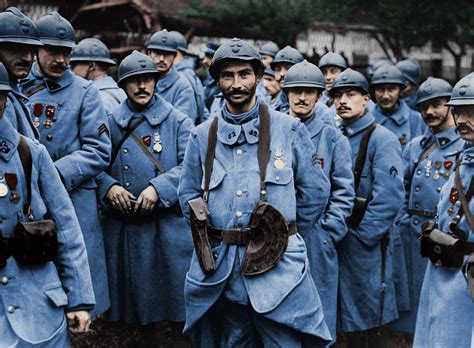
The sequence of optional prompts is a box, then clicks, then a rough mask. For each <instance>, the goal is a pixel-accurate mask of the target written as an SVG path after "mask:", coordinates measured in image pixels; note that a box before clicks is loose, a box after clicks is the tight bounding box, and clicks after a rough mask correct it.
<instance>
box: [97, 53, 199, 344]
mask: <svg viewBox="0 0 474 348" xmlns="http://www.w3.org/2000/svg"><path fill="white" fill-rule="evenodd" d="M158 76H159V72H158V71H157V69H156V67H155V63H154V61H153V60H152V59H151V58H150V57H148V56H146V55H144V54H142V53H140V52H138V51H134V52H133V53H132V54H130V55H129V56H127V57H126V58H125V59H124V60H123V61H122V63H121V64H120V66H119V80H118V83H119V85H120V86H121V87H122V88H123V89H124V90H125V92H126V93H127V98H128V99H127V102H126V103H122V104H121V105H120V106H119V107H118V108H116V109H115V110H114V111H113V113H112V115H110V116H109V124H110V127H111V134H112V144H113V147H114V152H113V154H114V155H115V156H113V157H112V164H111V166H110V168H109V170H108V171H107V173H103V174H101V175H100V176H99V177H98V182H99V197H100V198H101V199H102V200H104V202H105V206H106V214H105V215H106V216H105V219H104V226H105V227H104V228H105V235H106V236H107V238H106V239H105V246H106V253H107V265H108V270H109V277H110V294H111V295H110V296H111V308H110V311H109V312H108V316H107V318H108V319H110V320H112V321H121V322H125V323H127V324H135V325H141V326H142V327H141V329H142V333H143V334H144V335H145V337H144V339H145V341H146V340H148V342H147V343H148V344H152V343H156V342H153V331H154V330H155V323H156V322H158V321H160V320H172V321H184V298H183V287H184V277H185V275H186V272H187V270H188V269H189V264H190V260H191V255H192V252H193V244H192V241H191V233H190V231H189V227H188V226H187V224H186V222H185V220H184V219H183V216H182V213H181V209H180V207H179V204H178V196H177V190H178V181H179V177H180V176H181V162H182V160H183V157H184V150H185V148H186V143H187V141H188V138H189V132H190V130H191V129H192V128H193V122H192V121H191V119H190V118H189V117H187V116H186V115H185V114H184V113H182V112H180V111H178V110H177V109H175V108H173V107H172V105H171V104H169V103H168V102H166V101H165V100H164V99H163V98H162V97H160V96H159V95H158V94H157V93H156V89H155V84H156V81H157V79H158Z"/></svg>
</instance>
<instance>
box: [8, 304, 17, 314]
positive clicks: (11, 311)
mask: <svg viewBox="0 0 474 348" xmlns="http://www.w3.org/2000/svg"><path fill="white" fill-rule="evenodd" d="M7 312H8V313H10V314H13V313H15V307H13V306H8V307H7Z"/></svg>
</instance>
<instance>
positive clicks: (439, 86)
mask: <svg viewBox="0 0 474 348" xmlns="http://www.w3.org/2000/svg"><path fill="white" fill-rule="evenodd" d="M452 89H453V88H452V86H451V85H450V84H449V83H448V82H447V81H445V80H442V79H437V78H431V77H430V78H428V80H426V81H425V82H424V83H422V84H421V86H420V89H419V90H418V92H417V95H416V97H417V101H416V105H417V108H418V110H420V112H421V115H422V116H423V119H424V121H425V123H426V125H427V126H428V127H429V130H428V131H427V132H425V134H423V135H420V136H418V137H416V138H414V139H413V140H411V141H410V142H409V143H408V145H407V147H406V148H405V151H404V153H403V162H404V164H405V182H406V183H405V187H406V192H407V193H408V197H407V198H408V199H407V200H406V201H405V206H404V208H403V209H402V210H401V211H400V213H399V217H398V218H397V222H396V226H395V228H398V229H399V231H400V235H401V237H402V241H403V249H404V252H405V260H406V265H407V270H406V273H407V275H408V281H409V291H410V293H409V299H410V308H411V310H410V311H404V312H400V318H399V319H398V320H397V321H395V322H394V323H393V325H392V328H393V329H395V330H396V331H402V332H408V333H411V334H413V333H414V332H415V322H416V312H417V308H418V300H419V296H420V290H421V285H422V282H423V276H424V274H425V268H426V262H427V261H426V259H423V258H422V257H421V255H420V235H421V226H422V225H423V223H424V222H426V221H428V220H429V219H434V218H435V217H436V205H437V204H438V200H439V195H440V192H441V188H442V187H443V185H444V183H445V182H446V181H447V180H448V178H449V174H450V172H451V169H454V162H453V160H452V159H448V158H446V155H448V154H450V153H453V152H457V151H458V150H459V149H460V148H461V147H462V145H463V141H462V140H461V139H460V137H459V134H458V133H457V132H456V130H455V128H454V120H453V117H452V115H451V112H450V110H449V108H448V107H447V106H446V105H445V104H446V103H447V102H448V101H449V98H450V96H451V92H452Z"/></svg>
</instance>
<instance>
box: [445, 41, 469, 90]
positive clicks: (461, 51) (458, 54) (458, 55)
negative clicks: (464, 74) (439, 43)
mask: <svg viewBox="0 0 474 348" xmlns="http://www.w3.org/2000/svg"><path fill="white" fill-rule="evenodd" d="M453 43H454V42H453ZM456 45H457V46H458V51H456V50H455V49H454V48H453V47H452V46H451V44H450V42H448V41H446V42H445V43H444V44H443V46H444V47H445V48H446V49H447V50H448V52H449V53H451V55H452V56H453V58H454V73H455V76H456V81H459V79H460V78H461V59H462V57H463V56H464V55H465V54H466V44H465V43H458V42H457V43H456Z"/></svg>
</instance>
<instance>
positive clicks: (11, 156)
mask: <svg viewBox="0 0 474 348" xmlns="http://www.w3.org/2000/svg"><path fill="white" fill-rule="evenodd" d="M11 90H12V88H11V86H10V84H9V78H8V75H7V70H6V69H5V67H4V66H3V64H1V63H0V144H1V145H0V146H1V147H0V148H1V151H0V176H1V180H0V211H1V213H0V215H1V217H0V227H1V233H0V284H1V285H0V286H1V289H0V295H1V297H2V302H1V304H0V333H1V334H0V335H1V338H0V345H1V346H2V347H32V346H35V347H39V346H41V347H67V346H69V339H68V330H67V327H68V326H69V328H70V330H71V331H72V332H86V331H87V330H88V327H89V323H90V319H89V313H88V312H89V310H90V309H92V307H93V306H94V303H95V301H94V293H93V291H92V284H91V277H90V272H89V264H88V262H87V254H86V250H85V246H84V240H83V238H82V234H81V232H80V231H81V230H80V227H79V223H78V221H77V218H76V215H75V214H74V209H73V206H72V203H71V200H70V199H69V197H68V195H67V192H66V190H65V189H64V187H63V185H62V183H61V179H60V178H59V175H58V172H57V170H56V168H55V167H54V164H53V163H52V161H51V158H50V157H49V155H48V152H47V151H46V149H45V148H44V146H42V145H40V144H39V143H38V142H37V141H32V140H30V139H27V138H26V137H23V136H21V135H20V134H19V133H18V132H17V131H16V130H15V128H13V126H12V125H11V123H10V121H9V120H8V119H6V118H4V117H3V112H4V110H5V103H6V100H7V93H10V92H11ZM46 214H47V215H49V216H50V218H51V219H52V220H43V219H44V218H45V215H46ZM27 226H29V227H31V228H32V229H31V230H29V231H30V232H34V231H33V230H34V229H35V228H37V230H36V231H37V232H39V233H44V234H43V235H42V236H37V235H31V234H28V233H25V232H27V230H25V228H27ZM45 226H49V227H50V228H49V229H45V228H44V227H45ZM54 226H55V229H56V230H55V231H53V229H52V228H54ZM22 237H23V238H22ZM29 243H31V244H29ZM48 246H49V247H48ZM38 256H39V257H38Z"/></svg>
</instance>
